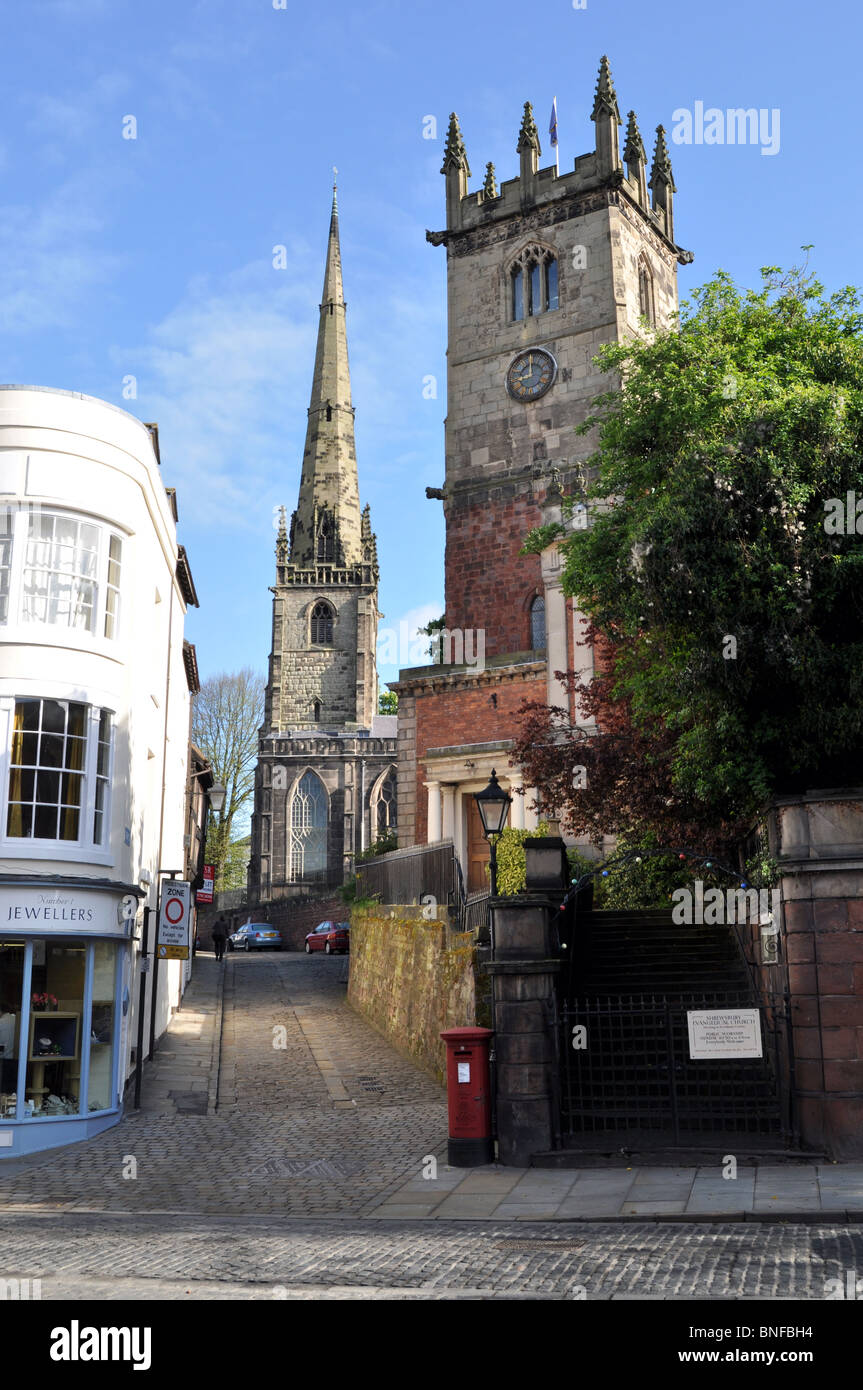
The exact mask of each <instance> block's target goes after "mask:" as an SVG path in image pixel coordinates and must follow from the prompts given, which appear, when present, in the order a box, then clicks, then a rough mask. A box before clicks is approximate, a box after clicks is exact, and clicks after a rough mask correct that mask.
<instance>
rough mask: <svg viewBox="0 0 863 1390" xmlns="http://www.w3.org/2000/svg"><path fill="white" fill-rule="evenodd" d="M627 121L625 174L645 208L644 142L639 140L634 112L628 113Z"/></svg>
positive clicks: (645, 169)
mask: <svg viewBox="0 0 863 1390" xmlns="http://www.w3.org/2000/svg"><path fill="white" fill-rule="evenodd" d="M627 121H628V123H627V127H626V140H625V142H624V146H623V158H624V160H625V162H626V172H627V174H628V175H629V177H630V179H632V181H633V183H634V184H635V186H636V188H637V189H638V201H639V202H640V203H641V206H642V207H643V208H646V207H647V206H648V202H647V151H646V150H645V148H644V141H643V140H642V138H641V131H640V130H639V129H638V121H637V120H636V117H635V112H634V111H630V113H629V116H628V118H627Z"/></svg>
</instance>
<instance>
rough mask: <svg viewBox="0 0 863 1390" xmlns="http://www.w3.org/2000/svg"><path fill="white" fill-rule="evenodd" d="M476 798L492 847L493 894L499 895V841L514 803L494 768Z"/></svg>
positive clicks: (490, 867)
mask: <svg viewBox="0 0 863 1390" xmlns="http://www.w3.org/2000/svg"><path fill="white" fill-rule="evenodd" d="M474 800H475V802H476V807H477V810H478V811H479V818H480V820H481V821H482V832H483V835H484V837H485V838H486V840H488V842H489V847H490V861H491V862H490V864H489V869H490V872H491V896H492V897H493V898H496V897H497V842H498V839H499V838H500V836H501V834H502V833H503V829H504V826H505V825H506V818H507V816H508V815H509V808H510V806H511V805H512V797H511V796H508V795H507V793H506V792H505V791H504V789H503V787H502V786H501V785H500V783H499V782H498V780H497V773H496V771H495V769H494V768H492V770H491V780H490V782H489V784H488V786H487V787H485V788H484V790H483V791H481V792H474Z"/></svg>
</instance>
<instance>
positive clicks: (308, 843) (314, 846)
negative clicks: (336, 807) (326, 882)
mask: <svg viewBox="0 0 863 1390" xmlns="http://www.w3.org/2000/svg"><path fill="white" fill-rule="evenodd" d="M290 822H291V840H290V863H289V871H290V881H291V883H301V882H302V883H308V882H313V881H314V880H316V879H324V878H326V876H327V792H326V788H325V786H324V784H323V782H322V781H321V779H320V777H318V776H317V774H316V773H314V772H311V771H309V772H304V773H303V775H302V777H301V778H300V780H299V782H298V783H297V787H296V790H295V792H294V795H293V798H292V800H291V815H290Z"/></svg>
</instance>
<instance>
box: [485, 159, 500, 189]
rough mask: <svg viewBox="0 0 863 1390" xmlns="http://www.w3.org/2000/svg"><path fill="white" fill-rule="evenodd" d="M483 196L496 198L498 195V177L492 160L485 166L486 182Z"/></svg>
mask: <svg viewBox="0 0 863 1390" xmlns="http://www.w3.org/2000/svg"><path fill="white" fill-rule="evenodd" d="M482 196H483V197H484V198H496V197H497V196H498V192H497V179H496V178H495V176H494V165H493V164H492V162H491V160H489V162H488V164H487V165H486V166H485V183H484V184H483V186H482Z"/></svg>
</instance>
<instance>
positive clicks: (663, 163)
mask: <svg viewBox="0 0 863 1390" xmlns="http://www.w3.org/2000/svg"><path fill="white" fill-rule="evenodd" d="M650 191H651V194H652V195H653V198H652V206H653V211H654V212H655V213H656V214H657V216H658V218H659V220H660V222H661V224H662V229H663V231H664V232H665V235H666V236H667V237H668V239H669V241H673V240H674V194H675V193H676V192H677V189H676V188H675V185H674V176H673V174H672V172H671V159H670V157H669V154H668V146H667V145H666V143H665V128H664V126H661V125H658V126H657V127H656V146H655V148H654V151H653V163H652V165H651V166H650Z"/></svg>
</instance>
